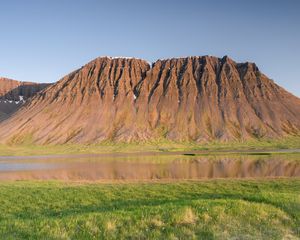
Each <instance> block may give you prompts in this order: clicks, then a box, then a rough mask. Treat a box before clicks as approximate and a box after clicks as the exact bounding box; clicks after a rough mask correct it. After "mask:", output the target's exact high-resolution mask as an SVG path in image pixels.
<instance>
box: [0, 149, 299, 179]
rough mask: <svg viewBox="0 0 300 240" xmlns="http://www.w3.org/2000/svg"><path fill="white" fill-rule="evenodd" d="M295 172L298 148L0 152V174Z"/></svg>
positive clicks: (103, 176) (241, 174) (20, 176)
mask: <svg viewBox="0 0 300 240" xmlns="http://www.w3.org/2000/svg"><path fill="white" fill-rule="evenodd" d="M276 177H300V153H292V154H291V153H284V152H280V153H276V154H270V153H267V152H265V153H264V152H252V153H225V152H224V153H216V154H211V153H210V154H208V155H203V154H202V155H201V154H198V153H194V152H189V153H185V152H173V153H132V154H125V153H111V154H98V155H96V154H90V155H77V156H71V155H70V156H33V157H0V180H26V179H37V180H51V179H58V180H72V181H74V180H75V181H76V180H78V181H114V180H122V181H126V180H129V181H149V180H156V181H159V180H166V181H168V180H200V179H214V178H276Z"/></svg>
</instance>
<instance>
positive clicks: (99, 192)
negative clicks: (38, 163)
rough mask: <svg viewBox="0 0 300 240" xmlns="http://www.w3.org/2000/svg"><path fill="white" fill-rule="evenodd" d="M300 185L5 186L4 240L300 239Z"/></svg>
mask: <svg viewBox="0 0 300 240" xmlns="http://www.w3.org/2000/svg"><path fill="white" fill-rule="evenodd" d="M299 226H300V179H276V180H275V179H273V180H272V179H269V180H210V181H181V182H165V183H158V182H151V183H149V182H145V183H120V182H119V183H78V182H77V183H76V182H69V183H67V182H57V181H42V182H41V181H20V182H1V183H0V239H299V237H300V229H299Z"/></svg>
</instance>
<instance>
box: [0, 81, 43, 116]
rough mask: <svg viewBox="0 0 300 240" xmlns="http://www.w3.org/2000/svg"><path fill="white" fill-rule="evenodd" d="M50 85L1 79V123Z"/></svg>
mask: <svg viewBox="0 0 300 240" xmlns="http://www.w3.org/2000/svg"><path fill="white" fill-rule="evenodd" d="M48 85H49V84H45V83H32V82H21V81H16V80H12V79H8V78H4V77H0V121H1V120H4V119H6V118H8V117H9V116H10V115H11V114H12V113H14V112H15V111H17V110H18V109H19V108H20V107H21V106H22V105H23V104H24V103H26V101H27V99H29V98H31V97H32V96H34V95H35V94H36V93H37V92H39V91H41V90H42V89H44V88H45V87H47V86H48Z"/></svg>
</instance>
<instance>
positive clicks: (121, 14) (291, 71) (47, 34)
mask: <svg viewBox="0 0 300 240" xmlns="http://www.w3.org/2000/svg"><path fill="white" fill-rule="evenodd" d="M0 9H1V14H0V32H1V35H0V76H6V77H10V78H14V79H17V80H23V81H36V82H54V81H56V80H58V79H59V78H61V77H63V76H64V75H65V74H67V73H69V72H70V71H72V70H74V69H76V68H78V67H80V66H82V65H84V64H85V63H87V62H88V61H90V60H92V59H93V58H95V57H98V56H103V55H110V56H135V57H139V58H144V59H146V60H149V61H155V60H156V59H158V58H168V57H176V56H188V55H215V56H219V57H222V56H224V55H229V56H230V57H231V58H233V59H234V60H236V61H252V62H256V63H257V65H258V67H259V68H260V69H261V70H262V71H263V72H264V73H265V74H267V75H268V76H269V77H270V78H272V79H274V80H275V82H277V83H278V84H280V85H282V86H283V87H285V88H286V89H287V90H289V91H291V92H293V93H294V94H296V95H297V96H300V81H299V80H300V1H298V0H281V1H277V0H273V1H272V0H269V1H268V0H265V1H263V0H252V1H241V0H236V1H233V0H232V1H231V0H223V1H221V0H220V1H213V0H212V1H208V0H207V1H200V0H198V1H197V0H195V1H192V0H190V1H189V0H185V1H176V0H173V1H171V0H164V1H163V0H151V1H143V0H139V1H138V0H136V1H133V0H132V1H131V0H127V1H125V0H123V1H122V0H120V1H117V0H110V1H100V0H98V1H96V0H68V1H67V0H35V1H34V0H26V1H24V0H19V1H17V0H9V1H8V0H7V1H1V3H0Z"/></svg>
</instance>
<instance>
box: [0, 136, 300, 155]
mask: <svg viewBox="0 0 300 240" xmlns="http://www.w3.org/2000/svg"><path fill="white" fill-rule="evenodd" d="M288 148H290V149H291V148H300V137H288V138H283V139H273V140H267V139H262V140H249V141H245V142H241V141H232V142H210V143H195V142H171V141H167V140H161V141H157V142H154V141H153V142H142V143H137V142H132V143H125V142H119V143H114V142H104V143H101V144H63V145H33V144H20V145H3V144H0V156H5V155H10V156H18V155H49V154H84V153H107V152H164V151H193V150H200V151H224V150H226V151H228V150H229V151H230V150H253V149H257V150H273V149H288Z"/></svg>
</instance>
